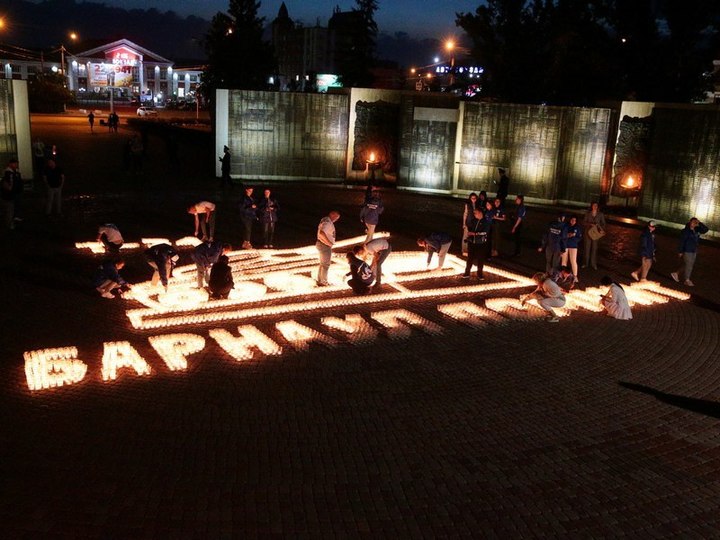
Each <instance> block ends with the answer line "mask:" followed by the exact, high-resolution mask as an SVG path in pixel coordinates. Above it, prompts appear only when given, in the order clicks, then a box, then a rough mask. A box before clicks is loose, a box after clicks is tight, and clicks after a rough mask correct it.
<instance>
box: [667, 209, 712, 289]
mask: <svg viewBox="0 0 720 540" xmlns="http://www.w3.org/2000/svg"><path fill="white" fill-rule="evenodd" d="M709 230H710V229H708V228H707V227H706V226H705V225H704V224H702V223H700V220H699V219H698V218H696V217H694V218H691V219H690V221H688V222H687V225H685V228H684V229H683V230H682V233H680V246H679V247H678V257H680V258H681V259H682V260H683V264H682V265H681V266H680V268H678V269H677V270H676V271H675V272H672V273H671V274H670V276H671V277H672V278H673V279H674V280H675V281H677V282H679V281H680V277H681V276H682V277H683V278H684V279H685V281H684V282H683V283H685V285H687V286H688V287H694V286H695V284H694V283H693V282H692V281H691V280H690V276H691V275H692V271H693V267H694V266H695V259H696V258H697V250H698V245H699V244H700V235H701V234H705V233H706V232H708V231H709Z"/></svg>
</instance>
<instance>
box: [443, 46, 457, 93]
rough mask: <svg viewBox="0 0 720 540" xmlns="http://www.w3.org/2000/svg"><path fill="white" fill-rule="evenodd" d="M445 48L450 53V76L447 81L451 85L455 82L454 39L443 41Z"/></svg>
mask: <svg viewBox="0 0 720 540" xmlns="http://www.w3.org/2000/svg"><path fill="white" fill-rule="evenodd" d="M445 50H446V51H447V52H448V53H450V77H449V83H450V86H452V85H453V84H454V83H455V41H453V40H452V39H448V40H447V41H446V42H445Z"/></svg>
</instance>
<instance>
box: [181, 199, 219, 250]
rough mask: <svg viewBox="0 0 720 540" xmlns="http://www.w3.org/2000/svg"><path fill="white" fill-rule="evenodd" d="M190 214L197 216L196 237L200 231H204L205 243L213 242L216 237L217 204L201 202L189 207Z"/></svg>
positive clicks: (203, 238)
mask: <svg viewBox="0 0 720 540" xmlns="http://www.w3.org/2000/svg"><path fill="white" fill-rule="evenodd" d="M187 211H188V214H192V215H193V216H195V236H197V235H198V230H200V231H202V238H200V240H202V241H203V242H212V241H213V238H214V237H215V204H213V203H211V202H209V201H200V202H199V203H195V204H193V205H192V206H189V207H188V209H187Z"/></svg>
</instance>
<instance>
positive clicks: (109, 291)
mask: <svg viewBox="0 0 720 540" xmlns="http://www.w3.org/2000/svg"><path fill="white" fill-rule="evenodd" d="M124 266H125V261H124V260H122V259H108V260H106V261H103V262H102V264H100V266H99V267H98V269H97V272H96V273H95V280H94V285H95V290H96V291H97V292H99V293H100V296H102V297H103V298H115V295H114V294H113V291H114V290H116V289H120V293H121V294H122V292H124V291H126V290H128V289H129V288H130V284H129V283H128V282H127V281H125V280H124V279H123V277H122V276H121V275H120V270H122V269H123V267H124Z"/></svg>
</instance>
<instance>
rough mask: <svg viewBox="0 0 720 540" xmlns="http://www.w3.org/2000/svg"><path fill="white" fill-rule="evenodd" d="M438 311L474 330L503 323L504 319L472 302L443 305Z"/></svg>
mask: <svg viewBox="0 0 720 540" xmlns="http://www.w3.org/2000/svg"><path fill="white" fill-rule="evenodd" d="M437 310H438V311H439V312H440V313H442V314H443V315H447V316H448V317H451V318H453V319H455V320H456V321H460V322H462V323H465V324H467V325H468V326H472V327H473V328H482V327H483V326H487V325H488V324H489V323H493V322H494V323H503V322H505V319H503V318H502V317H501V316H500V315H498V313H496V312H494V311H491V310H489V309H486V308H484V307H480V306H478V305H477V304H473V303H472V302H458V303H456V304H442V305H440V306H438V307H437Z"/></svg>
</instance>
